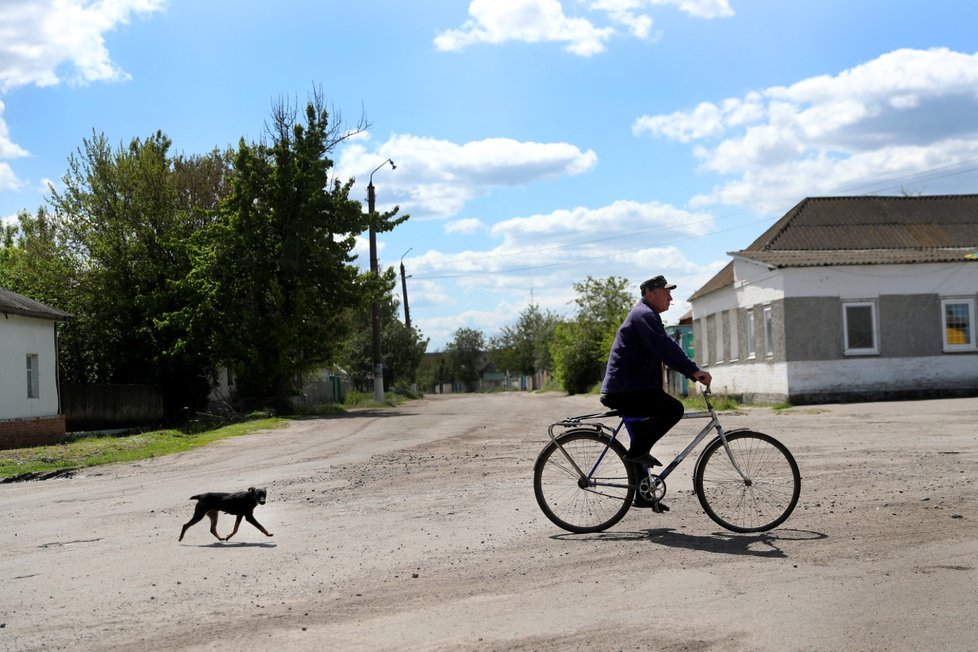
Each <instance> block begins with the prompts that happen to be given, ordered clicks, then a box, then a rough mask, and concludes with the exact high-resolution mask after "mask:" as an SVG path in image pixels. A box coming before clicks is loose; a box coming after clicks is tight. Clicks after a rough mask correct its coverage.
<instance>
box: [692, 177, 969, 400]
mask: <svg viewBox="0 0 978 652" xmlns="http://www.w3.org/2000/svg"><path fill="white" fill-rule="evenodd" d="M730 255H731V256H732V257H733V260H732V262H730V264H728V265H727V266H726V267H725V268H723V270H721V271H720V272H719V273H718V274H717V275H716V276H714V277H713V278H712V279H710V280H709V281H708V282H707V283H706V284H705V285H704V286H703V287H701V288H699V289H698V290H697V291H696V292H695V293H694V294H693V295H692V296H691V297H690V303H691V304H692V307H693V317H694V333H695V341H696V360H697V362H698V363H700V364H701V366H702V365H705V366H706V368H707V369H708V370H709V371H710V372H711V373H712V374H713V376H714V391H722V392H726V393H730V394H734V395H740V396H744V397H747V398H750V399H754V400H766V401H774V402H779V401H789V402H792V403H796V404H802V403H821V402H834V401H850V400H868V399H885V398H901V397H908V398H909V397H930V396H954V395H968V394H978V342H976V327H978V320H976V314H975V304H976V301H978V195H955V196H933V197H815V198H809V199H805V200H804V201H802V202H800V203H799V204H798V205H797V206H795V207H794V208H792V209H791V210H790V211H789V212H788V213H787V214H786V215H785V216H784V217H782V218H781V219H780V220H779V221H778V222H777V223H776V224H774V226H772V227H771V228H770V229H768V230H767V231H766V232H765V233H763V234H762V235H761V236H760V237H759V238H758V239H757V240H755V241H754V242H753V244H751V245H750V246H749V247H747V248H746V249H744V250H742V251H734V252H730Z"/></svg>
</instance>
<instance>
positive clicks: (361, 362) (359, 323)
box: [338, 270, 428, 391]
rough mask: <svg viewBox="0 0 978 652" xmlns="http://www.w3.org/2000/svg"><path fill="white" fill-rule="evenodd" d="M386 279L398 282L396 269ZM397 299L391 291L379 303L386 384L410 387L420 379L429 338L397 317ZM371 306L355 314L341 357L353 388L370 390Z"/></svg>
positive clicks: (371, 360) (340, 363)
mask: <svg viewBox="0 0 978 652" xmlns="http://www.w3.org/2000/svg"><path fill="white" fill-rule="evenodd" d="M385 278H389V279H390V280H391V288H393V283H394V281H395V279H394V276H393V270H388V274H387V276H386V277H385ZM397 303H398V302H397V300H396V299H395V298H393V297H392V295H390V294H388V295H387V296H386V297H385V300H384V301H381V302H380V322H381V335H380V338H381V344H380V349H381V353H382V357H383V360H384V386H385V389H388V390H389V389H391V388H392V387H394V386H396V385H401V386H404V387H409V386H410V385H411V384H412V383H415V382H417V374H418V368H419V367H420V365H421V361H422V359H423V358H424V354H425V351H426V350H427V348H428V340H427V339H425V338H422V336H421V333H420V332H419V331H418V330H417V329H415V328H414V327H412V328H410V329H409V328H407V327H406V326H405V325H404V324H403V323H402V322H401V321H400V320H399V319H398V318H397V307H398V306H397ZM371 319H372V317H371V311H370V310H369V306H364V307H363V308H362V309H361V310H358V311H357V312H356V313H354V326H355V327H354V328H353V332H352V333H351V334H350V336H349V337H348V338H347V340H346V342H345V344H344V346H343V350H342V352H341V353H340V355H339V357H338V362H339V365H340V366H341V367H343V369H344V370H345V371H346V372H347V373H348V374H349V377H350V382H351V383H352V384H353V386H354V387H358V388H360V389H363V390H365V391H366V390H368V389H369V388H372V387H373V380H372V379H373V331H372V323H371Z"/></svg>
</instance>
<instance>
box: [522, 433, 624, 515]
mask: <svg viewBox="0 0 978 652" xmlns="http://www.w3.org/2000/svg"><path fill="white" fill-rule="evenodd" d="M609 441H610V438H609V437H608V436H607V435H605V434H603V433H600V432H597V431H595V430H590V429H578V430H569V431H567V432H565V433H563V434H561V435H560V436H558V437H557V440H556V442H553V441H552V442H550V443H549V444H547V446H545V447H544V449H543V450H542V451H540V455H539V456H538V457H537V461H536V464H534V466H533V492H534V494H535V495H536V499H537V504H538V505H540V509H541V510H543V513H544V514H545V515H546V516H547V518H549V519H550V520H551V521H553V523H554V524H556V525H557V526H558V527H561V528H563V529H565V530H567V531H568V532H575V533H579V534H582V533H587V532H601V531H602V530H606V529H608V528H609V527H611V526H612V525H614V524H615V523H617V522H618V521H620V520H621V519H622V517H623V516H625V513H626V512H627V511H628V508H629V507H631V505H632V500H633V498H634V497H635V479H634V477H633V475H634V473H635V472H634V470H633V468H632V465H631V464H626V463H625V461H624V460H623V459H622V458H623V457H624V456H625V447H624V446H622V445H621V444H620V443H618V441H617V440H614V441H610V445H609ZM575 467H576V468H575Z"/></svg>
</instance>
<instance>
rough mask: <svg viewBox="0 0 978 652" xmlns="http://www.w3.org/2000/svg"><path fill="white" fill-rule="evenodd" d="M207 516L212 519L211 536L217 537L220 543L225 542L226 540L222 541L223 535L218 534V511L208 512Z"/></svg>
mask: <svg viewBox="0 0 978 652" xmlns="http://www.w3.org/2000/svg"><path fill="white" fill-rule="evenodd" d="M207 515H208V516H210V517H211V534H213V535H214V536H215V537H217V540H218V541H223V540H224V539H222V538H221V535H220V534H218V533H217V515H218V512H217V510H216V509H213V510H211V511H209V512H207Z"/></svg>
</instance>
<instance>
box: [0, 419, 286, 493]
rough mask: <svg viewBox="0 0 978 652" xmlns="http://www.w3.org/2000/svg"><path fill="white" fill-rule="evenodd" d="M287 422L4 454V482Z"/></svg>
mask: <svg viewBox="0 0 978 652" xmlns="http://www.w3.org/2000/svg"><path fill="white" fill-rule="evenodd" d="M287 423H288V420H286V419H278V418H271V419H259V420H256V421H243V422H241V423H233V424H231V425H228V426H224V427H222V428H217V429H215V430H208V431H205V432H200V433H196V434H191V433H186V432H183V431H180V430H154V431H152V432H144V433H140V434H136V435H128V436H124V437H85V438H84V439H77V440H75V441H70V442H66V443H64V444H56V445H53V446H36V447H33V448H13V449H10V450H4V451H0V478H9V477H13V476H17V475H21V474H23V473H44V472H47V471H57V470H60V469H74V468H82V467H89V466H97V465H100V464H112V463H114V462H135V461H138V460H145V459H149V458H152V457H160V456H163V455H169V454H171V453H180V452H183V451H189V450H192V449H194V448H198V447H200V446H206V445H207V444H210V443H212V442H215V441H217V440H219V439H225V438H227V437H238V436H240V435H246V434H248V433H252V432H255V431H257V430H269V429H272V428H282V427H284V426H285V425H286V424H287Z"/></svg>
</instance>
